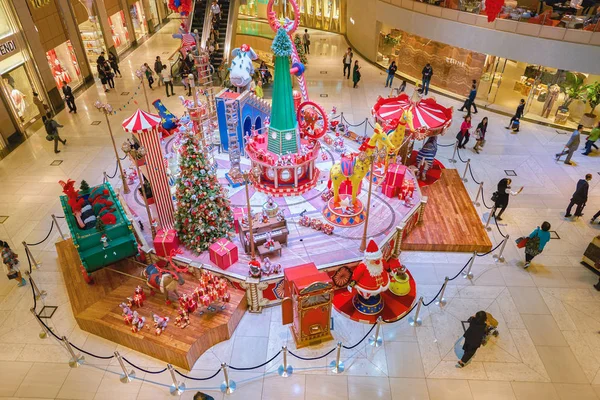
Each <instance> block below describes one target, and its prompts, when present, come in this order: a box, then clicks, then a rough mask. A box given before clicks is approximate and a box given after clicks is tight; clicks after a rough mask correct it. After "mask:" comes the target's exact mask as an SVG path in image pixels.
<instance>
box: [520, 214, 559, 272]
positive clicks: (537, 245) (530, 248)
mask: <svg viewBox="0 0 600 400" xmlns="http://www.w3.org/2000/svg"><path fill="white" fill-rule="evenodd" d="M550 227H551V226H550V223H549V222H548V221H544V223H543V224H542V226H541V228H540V227H539V226H538V227H537V228H536V229H535V230H534V231H533V232H531V234H530V235H529V236H527V237H520V238H518V239H517V240H516V243H517V247H518V248H525V266H524V267H525V269H527V268H529V266H530V265H531V260H533V258H534V257H535V256H537V255H538V254H541V253H542V251H544V248H545V247H546V244H548V242H549V241H550V232H549V231H550Z"/></svg>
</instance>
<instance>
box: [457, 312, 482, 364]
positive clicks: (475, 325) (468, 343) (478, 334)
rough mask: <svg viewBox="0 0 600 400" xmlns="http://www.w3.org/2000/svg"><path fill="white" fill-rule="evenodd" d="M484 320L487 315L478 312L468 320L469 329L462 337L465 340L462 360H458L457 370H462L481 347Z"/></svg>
mask: <svg viewBox="0 0 600 400" xmlns="http://www.w3.org/2000/svg"><path fill="white" fill-rule="evenodd" d="M486 319H487V314H486V313H485V311H478V312H477V314H475V315H474V316H472V317H470V318H469V328H468V329H467V330H466V331H465V334H464V335H463V337H464V338H465V344H463V350H464V351H465V352H464V354H463V356H462V358H461V359H460V360H458V363H457V364H456V367H457V368H463V367H464V366H465V365H466V364H467V363H468V362H469V360H471V358H473V356H474V355H475V352H476V351H477V349H478V348H479V347H481V344H482V343H483V339H484V338H485V335H486V330H487V325H486V323H485V321H486Z"/></svg>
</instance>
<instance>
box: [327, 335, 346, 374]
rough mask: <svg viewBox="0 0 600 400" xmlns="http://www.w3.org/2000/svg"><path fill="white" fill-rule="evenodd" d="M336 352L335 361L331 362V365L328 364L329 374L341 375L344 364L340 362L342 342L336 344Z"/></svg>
mask: <svg viewBox="0 0 600 400" xmlns="http://www.w3.org/2000/svg"><path fill="white" fill-rule="evenodd" d="M336 350H337V352H336V355H335V360H334V361H332V362H331V364H329V366H330V367H332V370H331V372H333V373H334V374H341V373H342V372H344V363H343V362H342V360H341V357H342V342H338V343H337V349H336Z"/></svg>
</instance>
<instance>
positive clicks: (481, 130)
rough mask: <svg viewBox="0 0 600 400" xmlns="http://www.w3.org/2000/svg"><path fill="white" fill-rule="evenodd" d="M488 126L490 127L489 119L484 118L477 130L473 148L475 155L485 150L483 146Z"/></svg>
mask: <svg viewBox="0 0 600 400" xmlns="http://www.w3.org/2000/svg"><path fill="white" fill-rule="evenodd" d="M487 126H488V118H487V117H483V119H482V120H481V122H480V123H479V125H477V128H476V129H475V139H476V142H475V146H473V151H475V153H477V154H479V151H480V150H482V149H483V146H485V133H486V132H487Z"/></svg>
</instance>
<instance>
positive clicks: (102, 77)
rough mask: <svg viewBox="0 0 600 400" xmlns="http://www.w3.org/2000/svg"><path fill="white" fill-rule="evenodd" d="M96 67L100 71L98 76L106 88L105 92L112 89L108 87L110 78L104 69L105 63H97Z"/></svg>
mask: <svg viewBox="0 0 600 400" xmlns="http://www.w3.org/2000/svg"><path fill="white" fill-rule="evenodd" d="M96 69H97V71H98V77H99V78H100V83H101V84H102V87H103V88H104V92H108V91H109V90H110V89H108V88H107V87H106V84H107V83H108V79H107V78H106V71H104V66H103V64H100V63H99V64H98V65H96Z"/></svg>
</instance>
